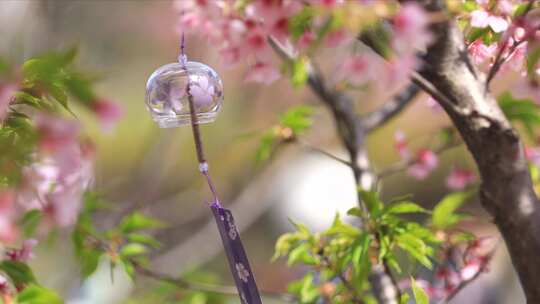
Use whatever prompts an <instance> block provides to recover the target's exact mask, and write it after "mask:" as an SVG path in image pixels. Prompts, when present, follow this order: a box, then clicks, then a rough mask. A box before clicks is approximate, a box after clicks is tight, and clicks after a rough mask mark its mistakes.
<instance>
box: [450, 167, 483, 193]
mask: <svg viewBox="0 0 540 304" xmlns="http://www.w3.org/2000/svg"><path fill="white" fill-rule="evenodd" d="M476 179H477V178H476V175H475V174H474V172H472V171H470V170H467V169H458V168H455V169H453V170H452V172H450V174H449V175H448V177H447V178H446V186H447V187H448V188H449V189H451V190H463V189H465V188H466V187H467V186H468V185H470V184H473V183H474V182H476Z"/></svg>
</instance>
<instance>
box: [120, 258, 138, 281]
mask: <svg viewBox="0 0 540 304" xmlns="http://www.w3.org/2000/svg"><path fill="white" fill-rule="evenodd" d="M122 266H123V267H124V271H125V272H126V274H127V275H128V276H129V277H130V278H131V279H133V278H134V277H135V266H133V264H132V263H131V262H130V261H129V260H126V259H122Z"/></svg>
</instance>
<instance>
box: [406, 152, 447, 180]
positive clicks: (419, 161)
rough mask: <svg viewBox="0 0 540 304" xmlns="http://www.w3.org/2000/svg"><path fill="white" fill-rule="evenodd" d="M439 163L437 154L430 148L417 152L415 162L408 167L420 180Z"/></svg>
mask: <svg viewBox="0 0 540 304" xmlns="http://www.w3.org/2000/svg"><path fill="white" fill-rule="evenodd" d="M438 164H439V158H438V157H437V154H435V153H434V152H433V151H431V150H429V149H421V150H419V151H418V152H417V154H416V160H415V162H414V163H413V164H412V165H411V166H410V167H409V168H408V170H407V173H408V174H409V175H410V176H412V177H414V178H416V179H419V180H422V179H425V178H426V177H427V176H428V175H429V174H430V173H431V172H432V171H433V170H434V169H435V168H437V166H438Z"/></svg>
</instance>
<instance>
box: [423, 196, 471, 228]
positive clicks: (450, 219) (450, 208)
mask: <svg viewBox="0 0 540 304" xmlns="http://www.w3.org/2000/svg"><path fill="white" fill-rule="evenodd" d="M473 193H474V192H473V191H467V192H454V193H451V194H448V195H446V196H445V197H444V198H443V199H442V200H441V201H440V202H439V203H438V204H437V205H436V206H435V208H434V209H433V214H432V217H431V220H432V222H433V226H435V227H436V228H438V229H445V228H447V227H448V226H452V225H454V224H456V223H457V222H458V221H459V220H460V219H461V218H462V217H461V216H459V215H456V214H455V211H456V210H457V209H458V208H459V207H460V206H461V205H463V203H465V202H466V201H467V200H468V199H469V198H470V197H471V196H472V194H473Z"/></svg>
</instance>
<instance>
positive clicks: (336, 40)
mask: <svg viewBox="0 0 540 304" xmlns="http://www.w3.org/2000/svg"><path fill="white" fill-rule="evenodd" d="M352 40H353V36H352V35H351V33H349V31H347V30H346V29H344V28H340V29H336V30H333V31H330V32H329V33H328V34H326V37H325V45H326V46H327V47H330V48H336V47H339V46H342V45H345V44H347V43H349V42H350V41H352Z"/></svg>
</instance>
